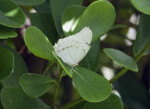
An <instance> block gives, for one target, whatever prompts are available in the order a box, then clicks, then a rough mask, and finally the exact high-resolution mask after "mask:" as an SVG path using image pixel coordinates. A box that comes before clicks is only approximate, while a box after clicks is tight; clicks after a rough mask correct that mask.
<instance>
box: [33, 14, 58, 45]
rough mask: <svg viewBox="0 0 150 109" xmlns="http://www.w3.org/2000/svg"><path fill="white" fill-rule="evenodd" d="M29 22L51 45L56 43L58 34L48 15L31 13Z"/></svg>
mask: <svg viewBox="0 0 150 109" xmlns="http://www.w3.org/2000/svg"><path fill="white" fill-rule="evenodd" d="M30 20H31V23H32V25H33V26H36V27H38V28H39V29H40V30H41V31H42V32H43V33H44V34H45V36H47V38H48V39H49V40H50V42H51V43H52V44H54V43H56V41H57V36H58V34H57V31H56V30H55V25H54V23H53V19H52V16H51V15H50V14H44V13H32V14H30Z"/></svg>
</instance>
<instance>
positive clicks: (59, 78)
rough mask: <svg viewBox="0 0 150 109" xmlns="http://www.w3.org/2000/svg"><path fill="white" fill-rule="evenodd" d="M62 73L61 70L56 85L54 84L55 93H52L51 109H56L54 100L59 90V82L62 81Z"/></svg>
mask: <svg viewBox="0 0 150 109" xmlns="http://www.w3.org/2000/svg"><path fill="white" fill-rule="evenodd" d="M62 72H63V70H61V71H60V73H59V76H58V79H57V83H56V88H55V91H54V97H53V109H56V98H57V95H58V89H59V86H60V82H61V79H62V76H63V73H62Z"/></svg>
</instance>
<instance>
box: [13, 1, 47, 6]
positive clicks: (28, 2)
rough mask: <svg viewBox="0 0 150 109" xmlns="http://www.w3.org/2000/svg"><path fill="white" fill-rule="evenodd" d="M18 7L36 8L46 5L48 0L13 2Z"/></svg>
mask: <svg viewBox="0 0 150 109" xmlns="http://www.w3.org/2000/svg"><path fill="white" fill-rule="evenodd" d="M11 1H13V2H14V3H16V4H17V5H22V6H35V5H40V4H42V3H44V2H45V1H46V0H11Z"/></svg>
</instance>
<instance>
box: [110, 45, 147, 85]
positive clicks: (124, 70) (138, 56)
mask: <svg viewBox="0 0 150 109" xmlns="http://www.w3.org/2000/svg"><path fill="white" fill-rule="evenodd" d="M149 48H150V43H148V44H147V45H145V47H144V48H143V49H142V50H141V51H140V52H139V53H138V55H137V56H136V57H135V58H134V60H135V62H138V61H139V59H140V58H141V57H142V56H143V55H144V53H145V52H146V51H147V50H148V49H149ZM127 71H128V69H127V68H123V69H122V70H121V71H120V72H119V73H118V74H116V75H115V76H114V77H113V78H112V79H111V80H109V82H110V83H112V82H114V81H116V80H117V79H119V78H120V77H121V76H123V75H124V74H125V73H126V72H127Z"/></svg>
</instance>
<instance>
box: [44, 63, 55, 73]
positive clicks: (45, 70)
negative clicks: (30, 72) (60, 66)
mask: <svg viewBox="0 0 150 109" xmlns="http://www.w3.org/2000/svg"><path fill="white" fill-rule="evenodd" d="M53 64H54V62H50V63H49V64H48V65H47V66H46V68H45V69H44V71H43V75H46V74H47V72H48V70H49V69H50V68H51V66H52V65H53Z"/></svg>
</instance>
